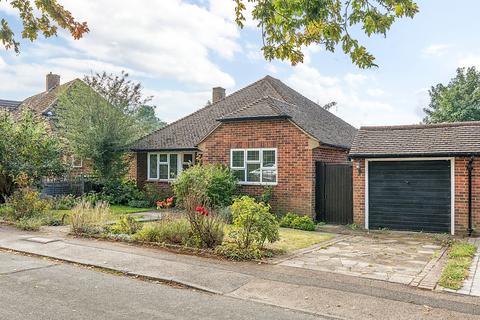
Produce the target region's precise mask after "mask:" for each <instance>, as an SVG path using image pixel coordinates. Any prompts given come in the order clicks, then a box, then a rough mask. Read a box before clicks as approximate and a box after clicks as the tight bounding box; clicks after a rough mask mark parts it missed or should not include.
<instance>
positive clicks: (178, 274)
mask: <svg viewBox="0 0 480 320" xmlns="http://www.w3.org/2000/svg"><path fill="white" fill-rule="evenodd" d="M0 247H1V248H3V249H9V250H15V251H16V252H25V253H29V254H34V255H37V256H46V257H50V258H53V259H58V260H61V261H67V262H73V263H75V264H81V265H85V266H95V267H99V268H102V269H109V270H115V271H117V272H122V273H125V274H128V275H132V276H141V277H142V278H149V279H155V280H157V281H160V282H170V283H172V282H173V283H177V284H182V285H184V286H186V287H189V288H194V289H195V290H200V291H202V292H204V293H208V294H210V296H211V300H212V301H215V300H216V299H217V298H220V297H228V298H235V299H238V301H248V302H257V303H261V304H267V305H272V306H277V307H282V308H287V309H292V310H295V311H296V312H303V313H305V314H314V315H318V316H320V317H326V318H329V317H330V318H341V319H480V301H479V300H478V298H474V297H469V296H459V295H454V294H448V293H441V292H440V293H439V292H431V291H425V290H420V289H417V288H412V287H410V286H406V285H402V284H396V283H388V282H385V281H378V280H374V279H365V278H359V277H352V276H348V275H342V274H334V273H331V272H324V271H320V270H311V269H303V268H295V267H289V266H285V265H270V264H263V263H252V262H242V263H239V262H237V263H235V262H231V261H225V260H218V259H211V258H204V257H198V256H191V255H182V254H176V253H172V252H168V251H166V250H161V249H158V248H145V247H138V246H133V245H128V244H125V243H112V242H107V241H97V240H89V239H77V238H69V237H65V236H64V235H61V234H58V233H57V234H55V233H28V232H22V231H19V230H16V229H13V228H11V227H7V226H0ZM48 269H49V268H47V269H45V270H44V271H45V272H48ZM332 275H334V276H332ZM19 290H20V289H19ZM0 301H2V299H1V298H0ZM0 303H1V302H0ZM212 303H213V302H212ZM386 306H388V308H386ZM0 309H1V308H0ZM259 315H260V316H257V317H253V318H262V319H263V318H265V319H268V317H267V315H265V316H264V315H263V314H259ZM172 318H175V317H172Z"/></svg>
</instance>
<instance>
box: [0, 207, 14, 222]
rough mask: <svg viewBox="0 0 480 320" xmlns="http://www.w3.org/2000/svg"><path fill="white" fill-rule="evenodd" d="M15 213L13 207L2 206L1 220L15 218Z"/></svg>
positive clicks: (0, 210)
mask: <svg viewBox="0 0 480 320" xmlns="http://www.w3.org/2000/svg"><path fill="white" fill-rule="evenodd" d="M14 213H15V211H14V210H13V208H12V207H9V206H7V205H2V206H0V218H3V219H6V220H8V219H10V218H11V217H13V215H14Z"/></svg>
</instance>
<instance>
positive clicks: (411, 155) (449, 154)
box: [348, 152, 480, 159]
mask: <svg viewBox="0 0 480 320" xmlns="http://www.w3.org/2000/svg"><path fill="white" fill-rule="evenodd" d="M468 156H472V157H473V156H480V152H433V153H407V154H405V153H387V154H375V153H373V154H372V153H370V154H368V153H365V154H361V153H357V154H355V153H354V154H349V155H348V158H349V159H374V158H428V157H430V158H431V157H468Z"/></svg>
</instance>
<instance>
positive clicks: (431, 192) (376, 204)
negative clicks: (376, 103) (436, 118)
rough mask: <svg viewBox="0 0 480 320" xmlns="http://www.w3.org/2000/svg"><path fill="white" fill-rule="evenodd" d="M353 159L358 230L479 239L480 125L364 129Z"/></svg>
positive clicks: (357, 136)
mask: <svg viewBox="0 0 480 320" xmlns="http://www.w3.org/2000/svg"><path fill="white" fill-rule="evenodd" d="M349 157H350V160H351V161H352V164H353V165H352V168H353V175H352V176H353V221H354V223H355V224H357V225H358V226H359V227H364V228H365V229H372V230H374V229H375V230H377V229H388V230H399V231H417V232H438V233H451V234H456V235H472V234H480V232H479V231H480V121H475V122H458V123H439V124H417V125H402V126H382V127H361V128H360V130H359V131H358V133H357V135H356V136H355V139H354V141H353V144H352V148H351V149H350V153H349Z"/></svg>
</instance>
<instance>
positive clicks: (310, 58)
mask: <svg viewBox="0 0 480 320" xmlns="http://www.w3.org/2000/svg"><path fill="white" fill-rule="evenodd" d="M59 2H60V3H61V4H63V5H64V6H65V7H66V8H67V9H68V10H70V11H71V12H72V13H73V15H74V16H75V17H76V18H77V19H78V20H80V21H87V22H88V24H89V27H90V30H91V31H90V33H89V34H87V35H86V36H85V37H84V38H82V39H81V40H78V41H75V40H73V39H71V37H70V36H69V35H68V34H66V33H65V32H60V33H59V35H58V37H56V38H48V39H45V38H43V37H39V38H38V40H37V41H36V42H33V43H31V42H30V41H28V40H22V41H21V53H20V54H19V55H17V54H15V53H14V52H13V51H7V50H5V49H3V48H0V99H10V100H23V99H25V98H26V97H28V96H31V95H33V94H36V93H39V92H41V91H43V90H44V88H45V75H46V74H47V73H49V72H53V73H56V74H59V75H61V79H62V83H63V82H66V81H69V80H72V79H74V78H82V77H83V76H84V75H85V74H90V73H92V72H102V71H107V72H109V73H120V72H121V71H122V70H125V71H127V72H128V73H129V74H130V75H131V78H132V79H133V80H135V81H139V82H141V83H142V85H143V87H144V92H145V94H147V95H151V96H153V101H152V104H154V105H156V113H157V116H158V117H159V118H161V119H163V120H165V121H167V122H172V121H174V120H176V119H178V118H181V117H183V116H186V115H188V114H190V113H191V112H193V111H195V110H197V109H199V108H201V107H203V106H204V105H205V104H206V102H207V101H208V100H210V99H211V88H212V87H215V86H221V87H224V88H226V90H227V94H230V93H232V92H234V91H236V90H238V89H240V88H242V87H244V86H246V85H248V84H250V83H252V82H254V81H256V80H258V79H260V78H262V77H264V76H266V75H271V76H273V77H275V78H278V79H280V80H282V81H283V82H284V83H286V84H287V85H289V86H291V87H292V88H294V89H295V90H297V91H299V92H300V93H302V94H303V95H305V96H306V97H308V98H310V99H311V100H313V101H315V102H317V103H319V104H326V103H329V102H332V101H335V102H337V105H336V106H335V107H334V108H332V109H331V112H333V113H335V114H336V115H338V116H339V117H341V118H342V119H344V120H345V121H347V122H349V123H351V124H352V125H354V126H356V127H360V126H365V125H394V124H413V123H419V122H420V121H421V120H422V118H423V117H424V113H423V108H424V107H426V106H427V105H428V103H429V95H428V90H429V88H430V87H431V86H433V85H435V84H437V83H447V82H448V81H449V80H450V79H451V78H452V77H453V76H454V75H455V70H456V68H458V67H468V66H477V67H480V40H479V38H478V30H480V19H478V17H477V15H478V12H479V11H480V2H479V1H475V0H465V1H454V2H452V1H451V0H435V1H427V0H423V1H420V0H418V1H417V3H418V5H419V8H420V12H419V13H418V14H417V15H416V16H415V17H414V18H413V19H402V20H398V21H397V22H395V24H394V25H393V26H392V28H391V30H390V31H389V32H388V34H387V37H386V38H384V37H383V36H372V37H371V38H368V37H367V36H365V35H362V34H361V33H356V35H357V36H358V39H359V41H360V43H362V44H364V45H366V47H367V49H368V50H369V51H370V52H371V53H372V54H373V55H375V56H376V58H377V60H376V63H377V64H378V67H377V68H372V69H368V70H362V69H359V68H358V67H356V66H355V65H353V64H352V63H351V60H350V58H349V57H348V56H346V55H344V54H343V52H342V51H341V50H340V51H337V52H335V53H331V52H326V51H325V50H323V49H322V48H321V47H318V46H311V47H308V48H306V49H305V61H304V63H303V64H300V65H297V66H291V65H290V64H289V63H288V62H282V61H271V62H269V61H266V60H265V59H264V58H263V56H262V53H261V51H260V48H261V45H262V39H261V33H260V31H259V29H258V28H257V27H256V23H255V21H253V20H252V19H251V17H250V16H249V15H248V14H247V23H246V26H245V28H244V29H239V28H238V27H237V26H236V24H235V22H234V3H233V0H149V1H142V2H140V1H131V0H83V1H78V0H77V1H75V0H61V1H59ZM140 3H141V5H140ZM2 17H3V18H5V19H7V21H9V23H10V24H11V25H12V26H13V27H14V30H15V32H16V34H17V35H18V34H20V32H21V28H20V22H19V20H18V18H16V16H15V11H13V9H11V8H10V7H9V6H8V4H7V2H5V1H1V2H0V18H2Z"/></svg>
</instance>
